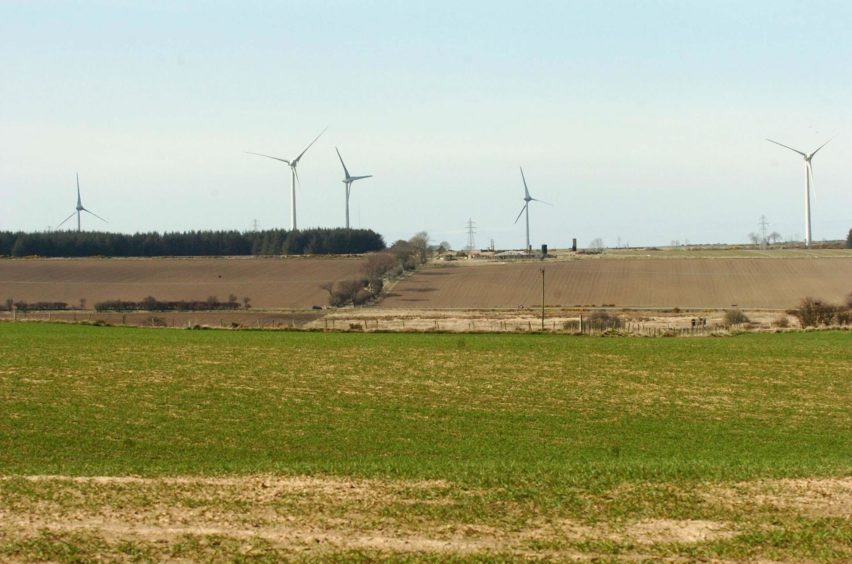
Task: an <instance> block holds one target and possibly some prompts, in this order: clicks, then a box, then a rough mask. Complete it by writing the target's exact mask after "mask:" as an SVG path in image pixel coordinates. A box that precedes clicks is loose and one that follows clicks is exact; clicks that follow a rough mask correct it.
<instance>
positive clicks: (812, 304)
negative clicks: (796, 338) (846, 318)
mask: <svg viewBox="0 0 852 564" xmlns="http://www.w3.org/2000/svg"><path fill="white" fill-rule="evenodd" d="M837 313H842V310H841V309H840V308H839V307H837V306H835V305H832V304H829V303H825V302H821V301H819V300H815V299H813V298H811V297H807V298H802V301H801V302H799V307H798V308H797V309H795V310H794V313H793V314H794V315H795V316H796V318H797V319H798V320H799V324H801V326H802V327H816V326H818V325H830V324H831V322H832V320H833V319H834V317H835V315H836V314H837Z"/></svg>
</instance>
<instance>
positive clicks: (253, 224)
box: [251, 219, 257, 232]
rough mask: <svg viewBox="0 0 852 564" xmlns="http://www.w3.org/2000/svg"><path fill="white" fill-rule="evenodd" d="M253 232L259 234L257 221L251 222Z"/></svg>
mask: <svg viewBox="0 0 852 564" xmlns="http://www.w3.org/2000/svg"><path fill="white" fill-rule="evenodd" d="M251 230H252V231H254V232H257V220H256V219H254V220H252V222H251Z"/></svg>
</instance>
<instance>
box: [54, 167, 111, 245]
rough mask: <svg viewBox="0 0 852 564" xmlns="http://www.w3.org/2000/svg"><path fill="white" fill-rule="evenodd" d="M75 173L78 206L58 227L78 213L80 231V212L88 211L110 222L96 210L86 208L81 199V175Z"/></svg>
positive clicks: (105, 221) (78, 228)
mask: <svg viewBox="0 0 852 564" xmlns="http://www.w3.org/2000/svg"><path fill="white" fill-rule="evenodd" d="M75 174H76V175H77V207H76V208H75V211H74V213H72V214H71V215H69V216H68V217H66V218H65V219H63V220H62V223H60V224H59V225H57V226H56V228H57V229H59V228H60V227H62V226H63V225H64V224H65V222H66V221H68V220H69V219H71V218H72V217H74V215H75V214H76V215H77V231H78V232H79V231H80V212H86V213H88V214H91V215H93V216H95V217H96V218H98V219H100V220H101V221H103V222H104V223H108V222H107V220H105V219H104V218H102V217H101V216H99V215H98V214H96V213H95V212H92V211H89V210H87V209H86V208H84V207H83V201H82V200H81V199H80V175H79V174H78V173H75Z"/></svg>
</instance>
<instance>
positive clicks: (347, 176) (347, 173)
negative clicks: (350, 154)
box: [334, 147, 351, 180]
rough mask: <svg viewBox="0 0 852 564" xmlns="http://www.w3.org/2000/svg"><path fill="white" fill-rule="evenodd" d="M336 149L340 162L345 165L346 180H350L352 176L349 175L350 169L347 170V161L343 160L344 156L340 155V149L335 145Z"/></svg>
mask: <svg viewBox="0 0 852 564" xmlns="http://www.w3.org/2000/svg"><path fill="white" fill-rule="evenodd" d="M334 150H335V151H337V158H338V159H340V164H342V165H343V174H345V175H346V180H349V179H350V178H351V177H350V176H349V171H348V170H346V163H344V162H343V157H341V156H340V151H339V150H338V149H337V147H335V148H334Z"/></svg>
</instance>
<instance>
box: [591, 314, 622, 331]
mask: <svg viewBox="0 0 852 564" xmlns="http://www.w3.org/2000/svg"><path fill="white" fill-rule="evenodd" d="M588 321H589V327H592V328H594V329H602V330H603V329H621V327H622V326H623V325H624V322H623V321H622V319H621V318H620V317H618V316H617V315H612V314H610V313H609V312H608V311H606V310H602V309H601V310H598V311H593V312H592V313H591V314H589V317H588Z"/></svg>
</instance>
